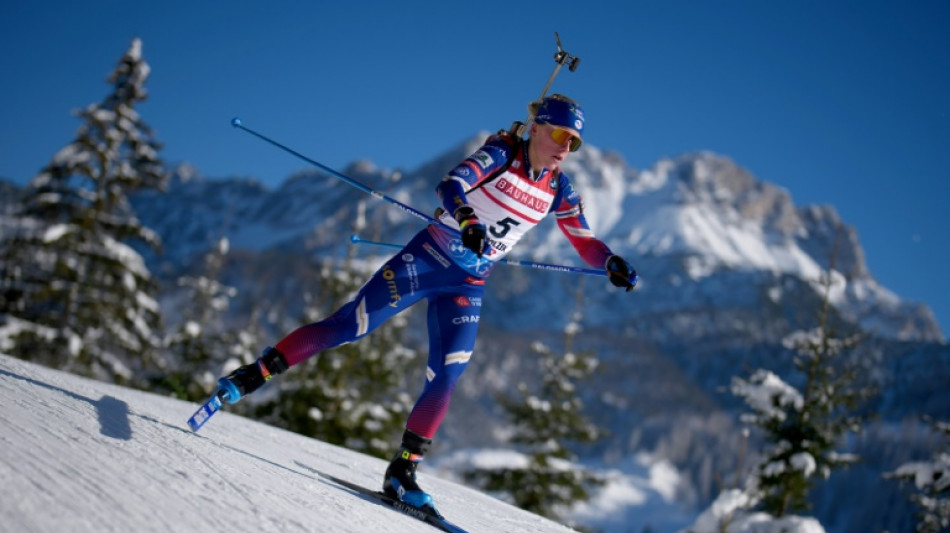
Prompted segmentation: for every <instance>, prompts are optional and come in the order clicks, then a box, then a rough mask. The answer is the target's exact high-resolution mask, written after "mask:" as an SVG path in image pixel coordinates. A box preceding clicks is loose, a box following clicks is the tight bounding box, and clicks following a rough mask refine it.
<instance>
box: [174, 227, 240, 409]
mask: <svg viewBox="0 0 950 533" xmlns="http://www.w3.org/2000/svg"><path fill="white" fill-rule="evenodd" d="M228 250H229V242H228V239H227V238H221V239H220V240H219V241H218V243H217V245H216V246H214V247H213V248H212V249H211V250H209V251H208V253H206V254H205V256H204V259H203V267H202V270H201V272H200V273H198V275H195V276H182V277H180V278H179V279H178V286H179V287H181V288H183V289H184V294H183V296H184V302H185V305H182V306H181V310H182V314H183V318H184V320H182V322H181V323H180V324H179V325H178V326H177V328H176V329H175V330H174V331H173V332H172V333H171V334H170V335H168V337H167V338H166V339H165V345H166V347H167V349H168V351H169V356H170V358H171V359H172V360H171V365H170V367H171V369H170V371H169V372H168V373H167V374H166V375H165V376H164V377H163V379H162V384H161V386H163V387H166V388H170V389H171V391H172V392H173V393H174V394H175V395H176V396H177V397H178V398H181V399H183V400H192V401H197V400H204V399H206V398H207V397H208V396H209V395H210V394H211V393H212V392H214V391H215V390H216V389H217V379H218V377H219V376H221V375H223V374H225V366H226V364H227V363H228V361H229V360H231V359H237V360H246V359H252V358H254V357H255V356H256V353H257V351H256V349H254V346H255V345H256V344H257V336H256V335H254V334H253V332H250V331H248V329H247V328H242V329H241V330H235V329H233V328H230V327H228V325H227V324H226V323H225V319H224V313H225V311H227V309H228V307H229V306H230V302H231V300H232V299H233V298H234V297H235V296H237V289H236V288H234V287H231V286H228V285H225V284H223V283H221V274H222V269H223V267H224V263H225V260H226V258H227V254H228Z"/></svg>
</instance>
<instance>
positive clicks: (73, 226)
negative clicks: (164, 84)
mask: <svg viewBox="0 0 950 533" xmlns="http://www.w3.org/2000/svg"><path fill="white" fill-rule="evenodd" d="M148 74H149V66H148V64H147V63H146V62H145V61H144V59H143V58H142V43H141V41H140V40H139V39H134V40H133V41H132V44H131V46H130V47H129V49H128V50H127V51H126V52H125V54H123V56H122V58H121V59H120V60H119V63H118V66H117V67H116V69H115V70H114V71H113V72H112V74H111V75H110V76H109V78H108V81H109V83H111V84H112V87H113V90H112V92H111V93H110V94H109V95H108V96H107V97H106V98H105V99H104V100H103V101H102V102H100V103H95V104H91V105H89V106H88V107H87V108H86V109H83V110H81V111H78V112H77V115H78V116H79V118H80V119H81V120H82V121H83V124H82V126H81V127H80V128H79V130H78V132H77V135H76V138H75V140H74V141H73V142H71V143H70V144H69V145H67V146H66V147H64V148H63V149H62V150H60V151H59V152H58V153H57V154H56V155H55V156H54V157H53V159H52V161H51V162H50V163H49V165H47V166H46V167H45V168H44V169H43V170H42V171H40V173H39V174H37V176H36V177H34V178H33V180H32V181H31V182H30V183H29V185H28V186H27V190H26V191H25V192H24V197H23V199H22V202H21V206H20V209H19V212H18V217H17V218H18V224H17V225H16V228H14V229H13V230H12V231H10V232H7V233H5V235H4V239H3V243H2V250H0V254H2V260H3V261H2V264H3V267H2V272H0V279H2V281H0V283H2V290H0V293H2V294H3V298H2V300H0V314H2V315H3V317H4V324H5V326H4V327H3V332H2V333H0V344H2V348H3V349H4V351H6V352H8V353H12V354H14V355H17V356H19V357H21V358H24V359H31V360H36V361H39V362H42V363H44V364H48V365H51V366H55V367H58V368H61V369H64V370H67V371H70V372H75V373H79V374H83V375H88V376H91V377H95V378H99V379H104V380H109V381H116V382H120V383H124V384H135V383H140V381H139V379H140V378H142V377H143V375H144V374H143V372H145V373H147V372H148V371H149V369H152V370H154V369H155V368H157V366H159V361H158V352H157V350H156V347H157V345H158V338H157V335H156V334H155V332H154V330H155V328H156V327H157V326H158V324H159V322H160V315H159V308H158V304H157V302H156V300H155V298H154V296H153V294H154V292H155V283H154V281H153V279H152V277H151V274H150V272H149V271H148V269H147V267H146V265H145V261H144V260H143V258H142V257H141V255H140V254H139V253H137V252H136V251H135V250H134V249H133V248H132V247H131V246H130V243H133V242H138V243H142V244H145V245H147V246H151V247H153V248H155V249H158V248H159V246H160V245H159V240H158V237H157V236H156V234H155V233H154V232H153V231H151V230H149V229H148V228H146V227H144V226H143V225H142V224H141V223H140V221H139V220H138V218H137V217H136V216H135V213H134V212H133V210H132V208H131V206H130V204H129V201H128V195H129V194H131V193H133V192H135V191H140V190H146V189H162V188H163V187H164V185H165V183H166V180H167V173H166V171H165V169H164V167H163V165H162V162H161V160H160V159H159V157H158V151H159V149H160V144H159V143H158V142H156V141H155V140H154V138H153V134H152V132H151V130H150V129H149V128H148V126H147V125H146V124H145V122H144V121H143V120H142V119H141V117H140V116H139V114H138V113H137V112H136V110H135V106H136V105H137V104H138V103H140V102H142V101H144V100H145V98H146V94H147V93H146V91H145V81H146V79H147V78H148Z"/></svg>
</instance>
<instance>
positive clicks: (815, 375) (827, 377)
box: [732, 261, 874, 517]
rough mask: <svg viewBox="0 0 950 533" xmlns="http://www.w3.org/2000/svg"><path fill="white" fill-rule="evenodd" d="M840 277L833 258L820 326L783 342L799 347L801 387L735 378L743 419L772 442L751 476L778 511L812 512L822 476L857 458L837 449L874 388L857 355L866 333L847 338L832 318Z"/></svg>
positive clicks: (770, 378)
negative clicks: (834, 289) (812, 493)
mask: <svg viewBox="0 0 950 533" xmlns="http://www.w3.org/2000/svg"><path fill="white" fill-rule="evenodd" d="M835 279H838V280H839V282H842V283H843V279H842V278H841V276H840V275H839V274H837V273H836V272H835V271H834V261H832V264H831V268H829V271H828V273H827V275H826V276H825V278H824V279H823V280H822V282H821V284H822V286H823V289H824V291H825V294H824V300H823V305H822V307H821V309H820V311H819V313H818V325H817V327H816V328H814V329H812V330H810V331H799V332H796V333H793V334H792V335H789V336H788V337H787V338H786V339H785V340H784V344H785V346H786V347H787V348H789V349H792V350H794V351H795V353H796V357H795V360H794V362H795V367H796V369H797V370H798V376H795V377H796V378H797V381H800V382H801V383H802V385H801V389H800V390H799V389H796V388H795V387H793V386H791V385H789V384H788V383H786V382H785V381H783V380H782V379H781V378H779V377H778V376H776V375H775V374H773V373H772V372H770V371H768V370H762V369H760V370H757V371H755V372H754V373H752V375H751V376H750V377H749V379H747V380H746V379H741V378H733V382H732V393H733V394H734V395H736V396H738V397H741V398H743V399H744V400H745V402H746V403H747V404H748V406H749V407H750V408H751V410H752V412H751V413H746V414H744V415H743V417H742V419H743V421H744V422H747V423H749V424H753V425H755V426H758V427H759V428H760V429H761V430H762V431H763V432H764V434H765V439H766V440H767V441H768V442H769V443H770V448H769V449H768V450H766V451H765V453H764V454H763V455H764V458H763V460H762V462H761V463H759V465H758V466H757V468H756V471H755V473H754V474H753V480H752V483H751V487H750V490H751V491H752V492H753V495H754V498H753V499H754V500H757V501H760V505H761V506H762V507H763V509H764V510H765V511H766V512H767V513H769V514H771V515H773V516H776V517H783V516H785V515H786V514H787V513H789V512H792V511H795V510H801V511H804V510H808V509H809V508H810V505H809V503H808V496H809V492H810V491H811V489H812V488H813V486H814V484H815V482H816V481H817V480H818V479H826V478H828V476H830V475H831V472H832V470H834V469H836V468H841V467H843V466H847V465H848V464H851V463H853V462H855V461H856V460H857V457H855V456H854V455H852V454H849V453H842V452H839V451H838V450H836V448H837V447H838V446H839V445H840V444H841V442H840V441H841V438H842V437H843V436H844V435H845V434H846V433H848V432H851V433H857V432H859V431H860V430H861V426H862V424H863V422H864V421H865V420H866V418H867V417H868V416H869V415H868V414H867V413H864V414H860V413H859V410H858V408H859V407H860V405H861V404H862V403H863V402H864V401H865V400H867V399H868V398H869V397H870V396H871V395H872V394H873V393H874V391H873V390H872V389H871V388H869V387H868V386H867V380H866V379H864V377H863V376H862V374H861V370H860V367H859V365H858V363H857V359H856V357H855V356H854V352H855V348H856V347H857V346H858V343H859V341H860V338H861V335H860V334H859V333H852V334H848V335H847V336H842V335H841V334H840V333H839V328H843V327H846V324H845V323H844V322H842V321H838V322H839V323H840V325H838V326H836V325H834V324H833V322H834V319H835V316H834V313H833V311H832V307H831V305H830V294H831V289H832V286H833V285H834V283H835Z"/></svg>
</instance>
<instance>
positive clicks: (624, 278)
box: [606, 255, 640, 292]
mask: <svg viewBox="0 0 950 533" xmlns="http://www.w3.org/2000/svg"><path fill="white" fill-rule="evenodd" d="M606 268H607V276H608V277H609V278H610V282H611V283H613V284H614V286H616V287H626V288H627V292H630V291H632V290H633V288H634V287H636V286H637V281H639V280H640V278H639V277H637V271H636V270H634V269H633V267H632V266H631V265H630V263H628V262H626V261H625V260H624V259H623V258H622V257H620V256H619V255H612V256H610V257H609V258H608V259H607V266H606Z"/></svg>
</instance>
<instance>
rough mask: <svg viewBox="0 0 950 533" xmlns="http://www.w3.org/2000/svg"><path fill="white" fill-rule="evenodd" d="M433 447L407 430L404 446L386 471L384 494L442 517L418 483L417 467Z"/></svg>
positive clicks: (421, 437) (404, 436)
mask: <svg viewBox="0 0 950 533" xmlns="http://www.w3.org/2000/svg"><path fill="white" fill-rule="evenodd" d="M431 445H432V440H431V439H427V438H425V437H423V436H421V435H418V434H416V433H413V432H412V431H409V430H408V429H407V430H406V431H405V433H403V434H402V446H400V447H399V450H398V451H397V452H396V455H395V457H393V460H392V462H390V463H389V468H387V469H386V477H385V479H384V480H383V492H384V493H385V494H386V495H387V496H389V497H391V498H395V499H397V500H400V501H403V502H405V503H407V504H409V505H411V506H413V507H417V508H419V509H422V510H424V511H426V512H428V513H431V514H433V515H435V516H440V515H439V512H438V511H436V510H435V504H434V503H433V501H432V496H431V495H429V494H428V493H427V492H425V491H423V490H422V489H421V488H420V487H419V484H418V483H416V467H417V466H419V463H421V462H422V459H423V456H424V455H425V454H426V452H427V451H429V447H430V446H431Z"/></svg>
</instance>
